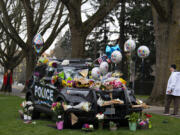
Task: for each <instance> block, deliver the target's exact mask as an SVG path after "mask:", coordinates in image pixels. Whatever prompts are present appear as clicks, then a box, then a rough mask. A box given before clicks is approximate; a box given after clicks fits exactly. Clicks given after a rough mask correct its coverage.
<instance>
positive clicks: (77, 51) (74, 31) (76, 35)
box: [71, 26, 87, 58]
mask: <svg viewBox="0 0 180 135" xmlns="http://www.w3.org/2000/svg"><path fill="white" fill-rule="evenodd" d="M86 37H87V36H86V35H83V34H82V31H81V29H80V28H76V26H71V44H72V54H71V57H72V58H83V57H84V44H85V41H86Z"/></svg>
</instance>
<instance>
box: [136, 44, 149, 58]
mask: <svg viewBox="0 0 180 135" xmlns="http://www.w3.org/2000/svg"><path fill="white" fill-rule="evenodd" d="M137 54H138V56H139V57H140V58H146V57H148V56H149V54H150V50H149V48H148V47H147V46H144V45H143V46H140V47H139V48H138V50H137Z"/></svg>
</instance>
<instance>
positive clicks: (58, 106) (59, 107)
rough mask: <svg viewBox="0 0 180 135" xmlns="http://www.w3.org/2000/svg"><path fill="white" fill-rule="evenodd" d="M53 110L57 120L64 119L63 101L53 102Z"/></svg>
mask: <svg viewBox="0 0 180 135" xmlns="http://www.w3.org/2000/svg"><path fill="white" fill-rule="evenodd" d="M51 110H52V111H53V112H54V113H55V115H56V121H57V122H58V121H62V120H63V112H64V109H63V103H60V102H55V103H53V104H52V107H51Z"/></svg>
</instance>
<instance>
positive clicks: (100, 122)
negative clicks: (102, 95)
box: [96, 113, 104, 129]
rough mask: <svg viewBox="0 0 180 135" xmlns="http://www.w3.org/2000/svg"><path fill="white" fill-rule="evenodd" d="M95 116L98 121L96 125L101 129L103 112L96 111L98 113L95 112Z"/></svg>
mask: <svg viewBox="0 0 180 135" xmlns="http://www.w3.org/2000/svg"><path fill="white" fill-rule="evenodd" d="M96 118H97V119H98V121H99V125H98V127H99V129H103V120H104V114H103V113H98V114H96Z"/></svg>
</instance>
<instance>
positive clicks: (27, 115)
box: [21, 101, 34, 120]
mask: <svg viewBox="0 0 180 135" xmlns="http://www.w3.org/2000/svg"><path fill="white" fill-rule="evenodd" d="M21 107H22V110H23V115H24V120H31V119H32V112H33V110H34V107H33V103H32V102H31V101H23V102H22V103H21Z"/></svg>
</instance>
